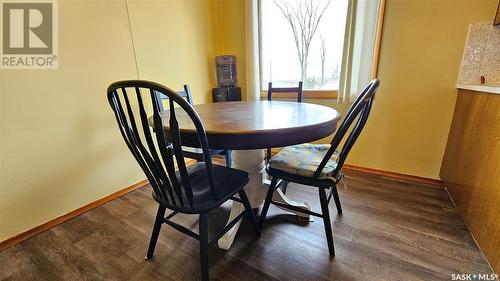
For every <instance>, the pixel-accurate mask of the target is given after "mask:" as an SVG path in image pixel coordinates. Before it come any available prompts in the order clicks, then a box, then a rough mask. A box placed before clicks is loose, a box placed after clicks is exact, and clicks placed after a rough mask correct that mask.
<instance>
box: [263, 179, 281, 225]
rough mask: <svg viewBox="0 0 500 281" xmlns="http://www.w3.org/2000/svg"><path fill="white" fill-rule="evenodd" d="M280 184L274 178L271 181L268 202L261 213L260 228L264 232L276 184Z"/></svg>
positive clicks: (265, 202) (267, 196)
mask: <svg viewBox="0 0 500 281" xmlns="http://www.w3.org/2000/svg"><path fill="white" fill-rule="evenodd" d="M277 183H278V178H277V177H273V179H272V180H271V185H270V186H269V190H268V191H267V195H266V201H264V206H263V207H262V212H261V213H260V218H259V226H260V229H261V231H262V226H264V220H265V219H266V215H267V211H269V206H270V205H271V200H272V199H273V193H274V190H275V189H276V184H277Z"/></svg>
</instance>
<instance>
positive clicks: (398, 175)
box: [344, 164, 444, 187]
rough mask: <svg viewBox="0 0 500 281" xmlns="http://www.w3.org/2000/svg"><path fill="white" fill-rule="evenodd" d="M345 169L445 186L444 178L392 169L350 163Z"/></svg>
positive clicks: (345, 165)
mask: <svg viewBox="0 0 500 281" xmlns="http://www.w3.org/2000/svg"><path fill="white" fill-rule="evenodd" d="M344 169H346V170H351V171H358V172H364V173H367V174H372V175H378V176H384V177H389V178H394V179H400V180H406V181H411V182H418V183H423V184H428V185H432V186H435V187H443V186H444V184H443V181H442V180H437V179H431V178H425V177H419V176H413V175H407V174H402V173H396V172H391V171H384V170H377V169H372V168H365V167H359V166H355V165H349V164H344Z"/></svg>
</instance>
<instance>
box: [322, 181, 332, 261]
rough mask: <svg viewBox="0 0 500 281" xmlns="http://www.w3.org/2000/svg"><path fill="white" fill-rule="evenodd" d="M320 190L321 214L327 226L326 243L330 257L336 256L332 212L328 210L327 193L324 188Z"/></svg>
mask: <svg viewBox="0 0 500 281" xmlns="http://www.w3.org/2000/svg"><path fill="white" fill-rule="evenodd" d="M318 189H319V200H320V202H321V212H322V213H323V223H324V225H325V232H326V241H327V242H328V251H329V252H330V256H335V248H334V246H333V234H332V225H331V222H330V211H329V210H328V201H327V199H326V191H325V189H324V188H318Z"/></svg>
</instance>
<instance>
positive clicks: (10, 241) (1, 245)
mask: <svg viewBox="0 0 500 281" xmlns="http://www.w3.org/2000/svg"><path fill="white" fill-rule="evenodd" d="M148 183H149V181H148V180H142V181H140V182H138V183H136V184H133V185H131V186H128V187H125V188H124V189H121V190H118V191H117V192H114V193H112V194H110V195H107V196H105V197H103V198H101V199H98V200H97V201H94V202H90V203H88V204H87V205H84V206H82V207H80V208H78V209H76V210H73V211H71V212H69V213H66V214H64V215H62V216H59V217H57V218H55V219H53V220H50V221H48V222H46V223H43V224H41V225H39V226H36V227H34V228H32V229H28V230H26V231H25V232H23V233H20V234H18V235H16V236H14V237H11V238H7V240H4V241H2V242H0V252H1V251H3V250H5V249H7V248H9V247H12V246H14V245H16V244H18V243H21V242H22V241H24V240H27V239H29V238H31V237H33V236H35V235H37V234H40V233H42V232H44V231H46V230H49V229H50V228H52V227H54V226H56V225H59V224H61V223H63V222H65V221H67V220H70V219H72V218H75V217H77V216H79V215H81V214H83V213H86V212H88V211H90V210H92V209H95V208H97V207H99V206H101V205H104V204H106V203H108V202H110V201H112V200H114V199H116V198H118V197H120V196H123V195H125V194H127V193H129V192H132V191H134V190H136V189H138V188H141V187H143V186H145V185H147V184H148Z"/></svg>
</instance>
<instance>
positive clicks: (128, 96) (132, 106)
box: [108, 80, 260, 280]
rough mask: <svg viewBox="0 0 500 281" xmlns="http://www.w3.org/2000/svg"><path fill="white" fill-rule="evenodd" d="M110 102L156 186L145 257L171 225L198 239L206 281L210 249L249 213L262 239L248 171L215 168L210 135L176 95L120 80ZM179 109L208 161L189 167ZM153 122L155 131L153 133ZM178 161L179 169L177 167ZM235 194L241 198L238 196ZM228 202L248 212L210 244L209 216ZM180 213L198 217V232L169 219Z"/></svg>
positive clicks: (159, 87)
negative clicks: (164, 102)
mask: <svg viewBox="0 0 500 281" xmlns="http://www.w3.org/2000/svg"><path fill="white" fill-rule="evenodd" d="M160 95H166V96H168V98H169V100H168V105H169V114H168V116H167V115H166V114H163V116H162V113H161V112H162V111H161V108H160ZM108 100H109V103H110V105H111V108H112V109H113V111H114V113H115V117H116V121H117V122H118V126H119V128H120V132H121V134H122V136H123V139H124V140H125V143H126V144H127V146H128V148H129V149H130V151H131V152H132V155H133V156H134V158H135V159H136V160H137V162H138V163H139V165H140V167H141V168H142V170H143V171H144V173H145V174H146V177H147V178H148V180H149V182H150V184H151V187H152V188H153V198H154V200H156V201H157V202H158V204H159V207H158V212H157V215H156V220H155V223H154V227H153V232H152V235H151V241H150V244H149V248H148V251H147V255H146V259H150V258H152V257H153V252H154V249H155V246H156V242H157V240H158V235H159V233H160V228H161V226H162V224H163V223H165V224H168V225H170V226H172V227H173V228H175V229H176V230H178V231H180V232H182V233H184V234H187V235H189V236H191V237H193V238H195V239H197V240H199V243H200V261H201V279H202V280H208V279H209V274H208V247H209V246H210V245H212V244H213V243H214V242H216V241H217V240H218V239H219V238H220V237H222V235H224V234H225V233H226V232H227V231H228V230H229V229H231V228H232V227H233V226H234V225H235V224H236V223H237V222H238V221H239V220H240V219H242V217H243V215H244V214H245V213H246V214H247V215H248V217H249V218H250V220H251V222H252V225H253V227H254V229H255V232H256V233H257V234H258V235H259V236H260V229H259V226H258V224H257V220H256V218H255V215H254V213H253V211H252V207H251V206H250V203H249V201H248V198H247V196H246V194H245V190H244V189H243V187H244V186H245V185H246V184H247V183H248V181H249V175H248V173H247V172H245V171H241V170H237V169H232V168H229V167H224V166H219V165H213V164H212V160H211V157H210V149H209V147H208V140H207V135H206V133H205V129H204V127H203V124H202V122H201V120H200V118H199V116H198V114H197V113H196V112H195V110H194V109H193V107H192V106H191V105H190V104H189V103H188V102H187V101H186V100H184V99H183V98H182V97H181V96H179V95H178V94H177V93H175V92H174V91H172V90H170V89H168V88H166V87H164V86H162V85H160V84H156V83H153V82H148V81H141V80H133V81H120V82H116V83H113V84H111V85H110V86H109V88H108ZM147 101H151V105H152V117H151V118H149V119H148V114H146V109H147V108H148V102H147ZM174 105H175V106H174ZM180 111H185V113H187V115H188V116H189V117H190V119H191V121H192V122H193V124H194V126H195V128H196V132H197V135H198V139H199V145H200V147H201V149H202V151H203V156H204V162H198V163H196V164H194V165H192V166H190V167H186V163H185V161H184V157H183V153H182V140H181V134H180V130H179V124H178V121H177V117H176V112H180ZM150 114H151V113H150ZM148 122H149V123H148ZM167 122H168V124H169V129H168V130H164V128H163V124H164V123H167ZM150 124H151V126H152V127H154V132H155V133H154V134H153V133H152V131H153V130H152V128H150V127H151V126H150ZM175 163H177V167H178V171H176V169H175ZM235 195H239V198H237V197H235ZM227 200H234V201H237V202H240V203H242V204H243V205H244V207H245V212H243V213H242V214H240V215H239V216H238V217H236V218H235V219H234V220H233V221H231V222H230V223H228V224H227V225H226V226H225V227H224V228H223V229H222V231H221V232H219V233H218V234H216V235H215V237H214V238H213V239H212V240H211V241H209V239H208V212H209V211H210V210H212V209H214V208H217V207H219V206H220V205H221V204H223V203H224V202H226V201H227ZM166 209H170V210H172V213H170V214H169V215H168V216H166V217H165V211H166ZM177 213H185V214H198V215H199V234H197V233H194V232H193V231H191V230H189V229H188V228H186V227H184V226H182V225H180V224H177V223H175V222H173V221H171V220H170V219H171V218H172V217H173V216H175V215H176V214H177Z"/></svg>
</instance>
